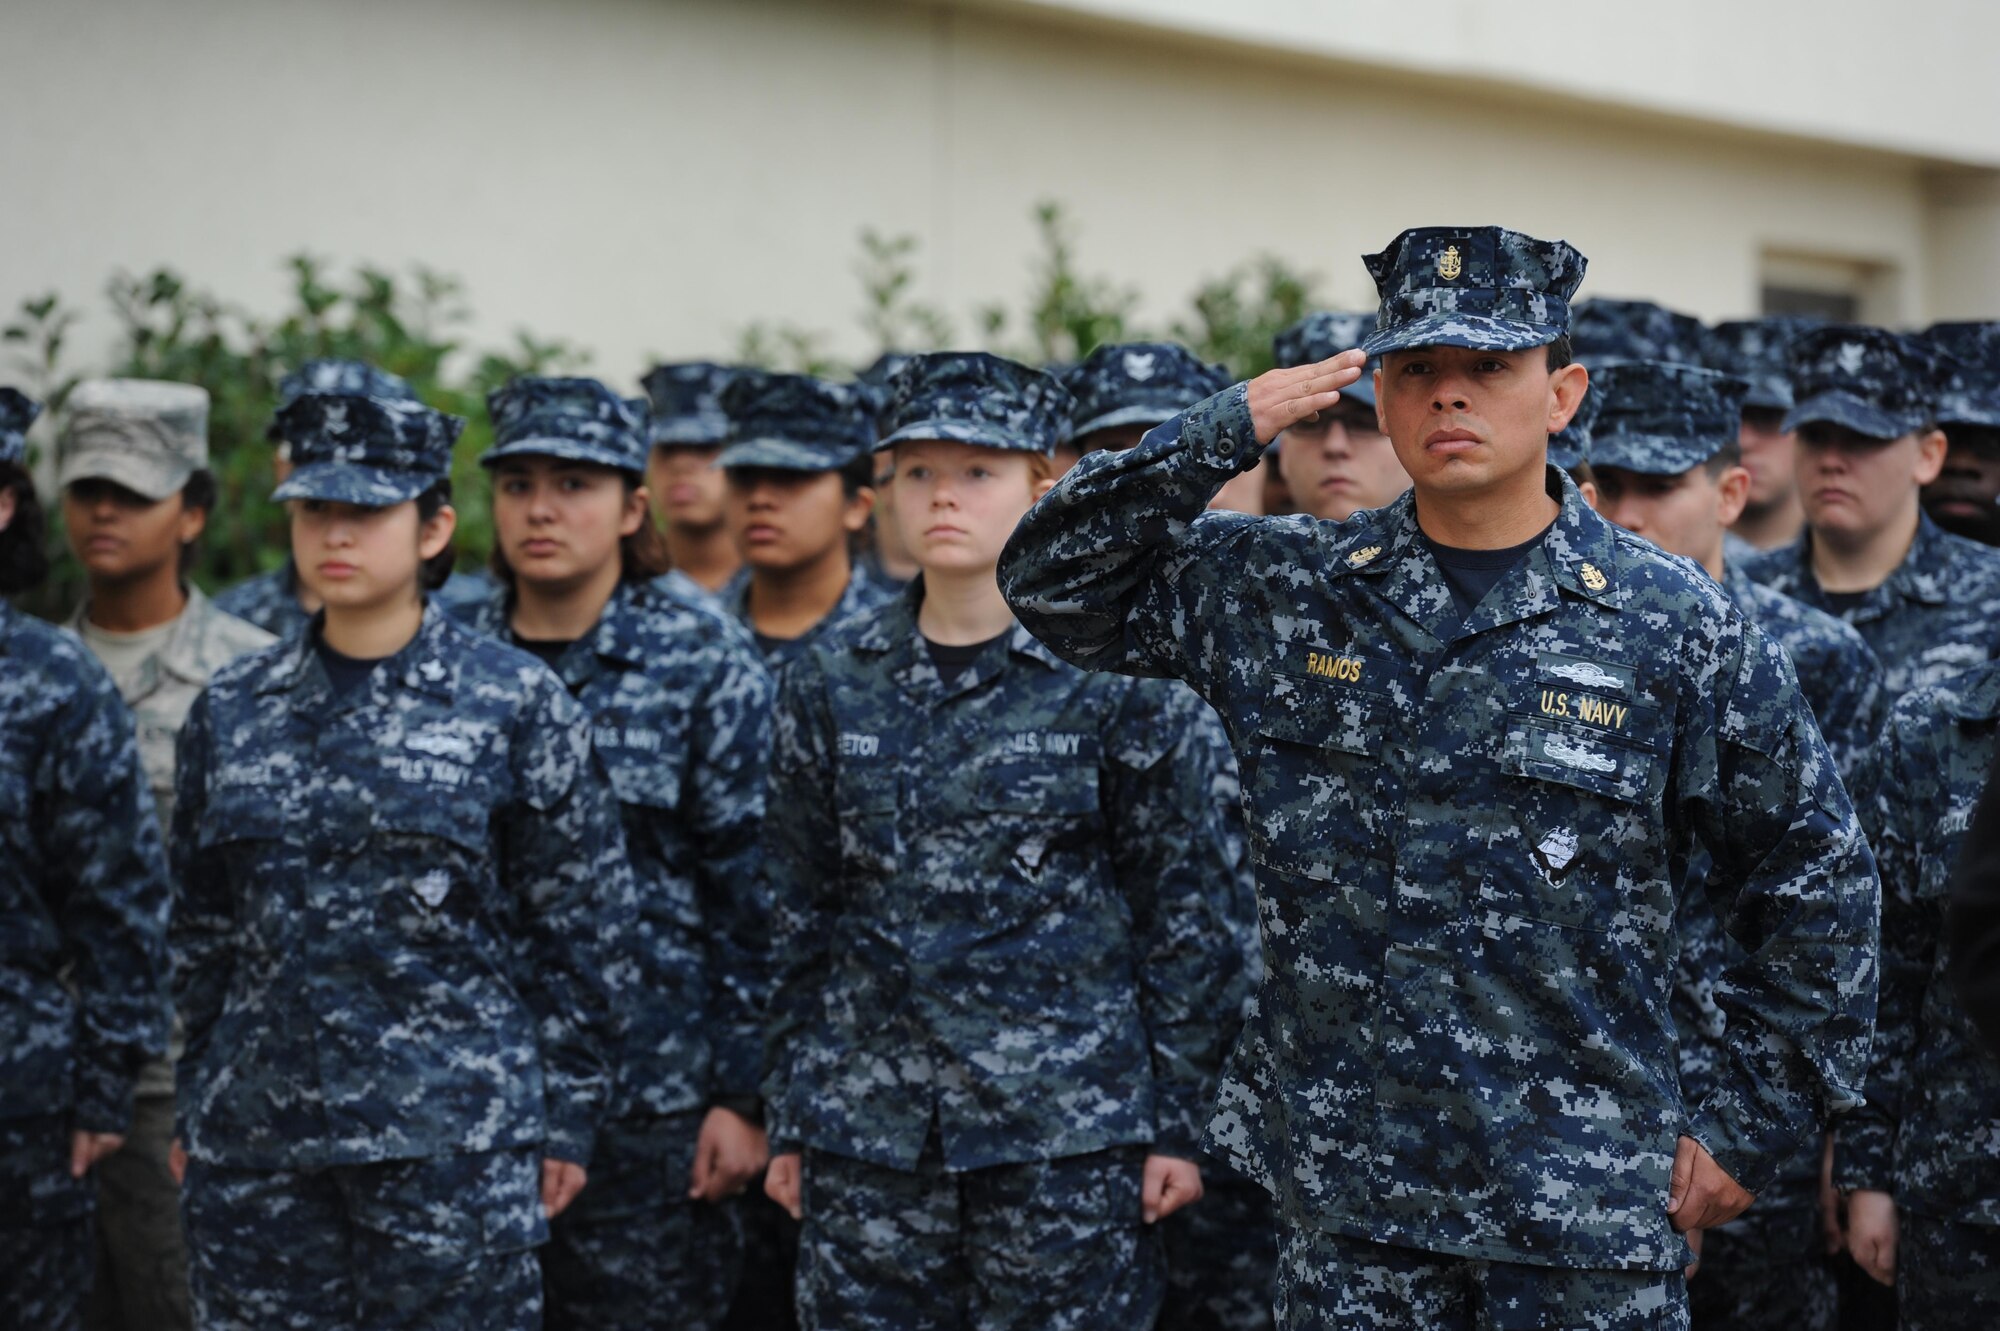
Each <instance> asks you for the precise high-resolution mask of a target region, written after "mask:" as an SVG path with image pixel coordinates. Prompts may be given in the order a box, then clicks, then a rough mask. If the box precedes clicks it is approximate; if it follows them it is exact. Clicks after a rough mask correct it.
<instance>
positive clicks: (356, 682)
mask: <svg viewBox="0 0 2000 1331" xmlns="http://www.w3.org/2000/svg"><path fill="white" fill-rule="evenodd" d="M313 650H314V651H315V652H317V653H318V654H319V663H320V666H321V667H322V668H323V669H324V670H325V671H326V682H327V683H328V684H329V685H331V686H332V688H333V696H334V697H336V698H345V697H346V696H347V695H348V694H350V693H352V692H354V690H356V689H358V688H360V687H361V686H362V685H363V684H365V683H367V682H368V677H369V676H370V675H372V674H374V673H375V667H376V666H379V665H381V664H382V663H383V662H384V661H386V660H388V659H389V658H388V657H386V656H378V657H376V658H374V659H373V660H364V659H362V658H361V657H358V656H346V655H343V654H342V653H340V652H336V651H335V650H333V648H331V647H329V646H327V645H326V639H325V638H322V637H318V636H315V637H314V638H313Z"/></svg>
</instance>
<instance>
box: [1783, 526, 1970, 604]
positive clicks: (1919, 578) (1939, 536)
mask: <svg viewBox="0 0 2000 1331" xmlns="http://www.w3.org/2000/svg"><path fill="white" fill-rule="evenodd" d="M1957 539H1959V538H1957V537H1954V536H1952V535H1951V534H1950V533H1948V532H1946V531H1945V529H1944V528H1942V527H1940V526H1938V525H1937V524H1936V523H1935V522H1932V521H1931V515H1930V514H1928V513H1926V512H1924V511H1923V509H1922V508H1919V509H1918V510H1917V535H1916V538H1915V539H1914V540H1912V541H1911V542H1910V552H1909V553H1908V554H1906V555H1904V556H1903V562H1902V563H1900V564H1898V565H1896V567H1895V570H1894V571H1893V572H1891V573H1890V574H1889V576H1888V577H1886V578H1884V579H1883V580H1882V582H1881V583H1880V584H1879V585H1877V586H1876V587H1874V588H1872V589H1870V591H1869V592H1868V593H1867V600H1866V601H1864V602H1863V603H1862V607H1861V609H1862V611H1863V612H1864V613H1863V614H1862V616H1861V617H1862V618H1863V619H1873V618H1875V617H1877V616H1878V615H1883V614H1887V613H1888V612H1889V610H1890V609H1891V606H1892V602H1893V601H1894V600H1897V599H1901V600H1906V601H1915V602H1917V603H1918V604H1920V605H1945V604H1947V603H1948V602H1949V601H1950V600H1951V594H1950V587H1951V575H1952V569H1951V565H1952V562H1953V559H1952V556H1953V553H1954V552H1953V549H1952V543H1953V542H1954V541H1955V540H1957ZM1791 549H1792V550H1793V551H1794V552H1795V553H1796V556H1797V560H1798V562H1797V565H1796V576H1797V578H1798V585H1799V586H1800V587H1809V588H1812V589H1813V590H1814V591H1815V592H1820V593H1821V594H1824V592H1823V591H1822V589H1821V588H1820V585H1819V577H1818V575H1817V574H1815V573H1814V572H1813V555H1812V552H1813V536H1812V529H1811V528H1810V527H1808V528H1807V529H1806V530H1805V532H1804V533H1803V534H1802V535H1800V537H1799V539H1798V540H1796V541H1794V542H1793V543H1792V545H1791Z"/></svg>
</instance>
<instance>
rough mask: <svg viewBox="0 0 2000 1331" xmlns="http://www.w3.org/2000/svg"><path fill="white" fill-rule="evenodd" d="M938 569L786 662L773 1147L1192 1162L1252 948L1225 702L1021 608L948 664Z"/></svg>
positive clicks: (963, 1161) (779, 772) (772, 864)
mask: <svg viewBox="0 0 2000 1331" xmlns="http://www.w3.org/2000/svg"><path fill="white" fill-rule="evenodd" d="M922 595H923V583H922V580H921V579H918V580H916V581H915V582H913V583H912V584H911V586H910V587H909V588H908V589H907V590H906V591H905V593H904V595H903V596H902V597H901V598H899V599H898V600H896V601H893V602H891V603H890V604H888V605H887V606H885V607H883V608H881V609H880V610H878V611H875V612H873V613H870V614H867V615H864V616H862V617H861V618H859V619H856V620H853V621H850V622H849V623H847V624H845V625H843V626H841V627H840V628H839V629H837V630H836V631H834V632H833V633H831V634H829V635H827V636H826V637H825V638H823V639H822V640H821V641H820V642H818V643H816V644H814V645H813V646H812V647H810V648H808V649H807V650H806V651H805V652H804V653H802V654H801V655H800V656H799V657H798V658H796V659H795V660H794V662H793V663H792V664H791V665H790V666H788V667H787V668H786V671H785V673H784V674H783V675H782V676H781V677H780V686H779V693H780V700H779V708H778V721H777V733H776V747H775V756H774V758H773V761H772V768H773V770H772V793H771V810H772V816H771V818H770V819H769V820H768V822H767V829H768V831H767V841H766V861H765V868H766V874H767V877H768V879H769V881H770V883H771V895H772V899H773V902H774V912H775V916H774V918H775V924H776V929H775V932H776V953H777V964H778V976H779V978H778V984H777V989H776V993H775V995H774V999H773V1015H772V1034H771V1059H772V1064H771V1067H772V1071H771V1075H770V1077H769V1079H768V1080H767V1083H766V1088H765V1098H766V1106H767V1112H768V1113H769V1114H770V1116H771V1119H770V1121H771V1136H772V1141H773V1143H774V1149H781V1150H782V1149H793V1148H796V1147H798V1146H800V1145H804V1146H810V1147H813V1148H815V1149H818V1150H822V1151H830V1152H834V1153H836V1154H839V1155H845V1156H850V1157H853V1158H856V1159H860V1160H866V1161H869V1162H871V1163H875V1164H880V1165H883V1166H886V1167H889V1168H894V1169H902V1170H913V1169H915V1168H916V1164H917V1159H918V1156H919V1155H920V1154H921V1152H922V1150H923V1147H924V1141H925V1137H926V1135H927V1134H928V1133H929V1132H930V1131H931V1130H932V1124H933V1122H935V1124H936V1131H937V1132H938V1133H939V1134H940V1138H941V1143H942V1147H943V1151H944V1159H945V1163H946V1166H947V1168H950V1169H954V1170H960V1169H976V1168H982V1167H985V1166H988V1165H997V1164H1012V1163H1021V1162H1025V1161H1030V1160H1041V1159H1054V1158H1058V1157H1062V1156H1069V1155H1080V1154H1083V1153H1085V1152H1089V1151H1096V1150H1101V1149H1104V1148H1106V1147H1110V1146H1119V1145H1131V1144H1136V1143H1153V1145H1154V1149H1155V1150H1156V1151H1159V1152H1161V1153H1164V1154H1170V1155H1178V1156H1182V1157H1187V1158H1192V1156H1193V1153H1194V1151H1195V1147H1196V1139H1197V1136H1198V1134H1199V1131H1200V1124H1201V1121H1202V1118H1203V1117H1204V1115H1205V1114H1206V1112H1207V1109H1208V1106H1209V1105H1210V1103H1211V1099H1212V1094H1213V1091H1214V1084H1215V1069H1216V1066H1217V1064H1219V1062H1220V1059H1221V1050H1220V1048H1219V1044H1220V1034H1219V1028H1220V1026H1221V1024H1222V1023H1223V1022H1224V1021H1225V1020H1227V1019H1228V1018H1229V1016H1230V1015H1231V1014H1230V1013H1228V1012H1226V1011H1224V1010H1223V1009H1224V1007H1225V1005H1226V1004H1227V1003H1228V1002H1229V1001H1230V1000H1231V999H1232V998H1233V995H1230V994H1229V992H1228V988H1229V986H1230V984H1231V983H1232V982H1233V979H1234V976H1235V974H1236V972H1237V970H1238V967H1239V965H1240V963H1239V961H1238V959H1237V955H1236V951H1235V944H1234V942H1233V941H1232V939H1231V937H1230V934H1229V931H1228V929H1227V927H1226V925H1225V924H1224V923H1223V921H1221V920H1220V919H1219V918H1218V915H1217V910H1216V904H1217V902H1218V900H1219V899H1221V898H1222V896H1223V894H1222V893H1221V892H1218V891H1217V888H1216V884H1218V883H1219V882H1222V881H1223V878H1222V876H1223V875H1226V874H1227V873H1228V872H1229V866H1228V864H1227V861H1226V858H1225V856H1226V851H1225V850H1224V847H1223V844H1222V837H1221V829H1220V827H1219V825H1218V820H1217V819H1216V817H1215V814H1214V803H1213V791H1212V782H1213V777H1212V774H1211V772H1210V767H1209V762H1208V758H1207V753H1206V750H1205V749H1204V748H1203V746H1202V744H1201V741H1200V740H1199V738H1198V737H1197V735H1196V733H1195V724H1196V720H1197V712H1196V710H1195V709H1196V708H1197V707H1198V706H1199V702H1198V701H1197V700H1196V699H1195V698H1193V697H1192V696H1191V695H1190V694H1189V693H1188V692H1187V691H1186V690H1184V689H1177V688H1170V687H1169V686H1166V685H1164V684H1160V683H1156V682H1134V681H1129V680H1119V679H1112V678H1108V677H1104V676H1092V675H1088V674H1085V673H1084V672H1082V671H1079V670H1077V669H1076V668H1074V667H1073V666H1070V665H1068V664H1066V663H1065V662H1063V661H1061V660H1058V659H1057V658H1056V656H1055V655H1054V654H1053V653H1052V652H1050V651H1049V650H1048V648H1046V647H1044V646H1042V645H1041V644H1040V643H1038V642H1036V641H1035V640H1034V639H1033V638H1032V637H1030V636H1029V635H1028V634H1027V632H1026V631H1025V630H1022V629H1020V628H1019V627H1018V626H1017V627H1015V628H1014V629H1013V630H1012V631H1010V632H1009V633H1008V634H1007V635H1006V637H1005V638H1004V639H1003V640H1000V641H997V642H995V643H992V644H989V645H988V647H987V649H986V650H985V651H984V652H983V653H981V655H980V656H979V657H978V659H977V660H975V661H974V662H973V663H972V664H971V665H970V666H968V667H967V668H966V670H965V672H964V673H963V674H962V675H960V676H959V677H958V679H957V680H956V681H955V682H953V683H952V684H950V685H946V684H945V683H944V682H943V681H942V679H941V678H940V676H939V674H938V671H937V668H936V667H935V666H934V665H933V664H932V662H931V659H930V656H929V653H928V651H927V649H926V648H925V646H924V644H923V641H922V638H921V637H920V635H919V634H918V632H917V627H916V608H917V606H918V605H919V604H920V603H921V599H922Z"/></svg>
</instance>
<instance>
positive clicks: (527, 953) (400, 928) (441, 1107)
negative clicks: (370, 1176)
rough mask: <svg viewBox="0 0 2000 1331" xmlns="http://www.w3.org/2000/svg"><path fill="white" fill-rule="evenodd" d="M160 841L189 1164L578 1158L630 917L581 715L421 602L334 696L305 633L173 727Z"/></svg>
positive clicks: (291, 1165)
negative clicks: (373, 662) (168, 859)
mask: <svg viewBox="0 0 2000 1331" xmlns="http://www.w3.org/2000/svg"><path fill="white" fill-rule="evenodd" d="M179 759H180V761H179V771H178V773H177V777H176V779H177V783H178V791H179V803H178V807H177V808H176V809H175V811H174V827H173V837H172V843H171V845H172V852H173V867H174V875H175V879H176V882H175V889H176V895H175V901H174V915H173V928H172V935H171V936H172V944H173V954H174V992H175V999H176V1002H177V1006H178V1009H179V1013H180V1016H181V1017H182V1019H183V1021H184V1022H185V1024H186V1028H187V1053H186V1056H185V1058H184V1059H183V1060H182V1063H181V1065H180V1069H179V1072H180V1077H179V1081H180V1086H179V1096H180V1115H181V1130H182V1135H183V1137H184V1138H185V1140H186V1144H187V1148H188V1151H189V1152H190V1153H191V1154H193V1155H195V1156H197V1157H200V1158H202V1159H205V1160H210V1161H213V1162H217V1163H222V1164H228V1165H233V1166H237V1167H241V1168H251V1169H311V1168H323V1167H326V1166H331V1165H343V1164H357V1163H366V1162H372V1161H380V1160H394V1159H411V1158H422V1157H429V1156H437V1155H446V1154H452V1153H457V1152H481V1151H492V1150H502V1149H509V1148H514V1147H520V1146H527V1145H530V1144H540V1145H541V1146H542V1148H543V1150H544V1151H545V1153H546V1154H548V1155H552V1156H556V1157H559V1158H561V1159H565V1160H572V1161H576V1162H578V1163H584V1162H587V1161H588V1158H589V1150H590V1143H591V1138H592V1135H593V1133H594V1131H595V1127H596V1124H597V1122H598V1121H599V1119H600V1117H601V1116H602V1114H603V1112H604V1109H605V1106H606V1102H607V1099H608V1096H609V1091H610V1081H611V1076H610V1070H609V1066H608V1048H607V1046H608V1035H609V1027H610V1023H611V1011H610V994H609V992H608V988H607V986H608V984H609V981H608V980H607V977H606V973H605V970H606V968H605V964H604V962H605V955H606V948H607V946H608V940H607V938H606V935H607V934H608V933H610V932H611V931H612V930H613V929H614V928H615V927H616V923H617V919H616V905H617V903H619V902H624V901H629V899H630V885H629V879H628V877H627V875H628V874H629V872H630V870H629V869H628V868H627V866H626V860H625V849H624V839H623V837H622V836H621V835H620V830H619V824H618V816H617V806H616V804H615V803H614V802H613V801H612V799H611V795H610V791H609V789H608V787H607V785H606V783H605V780H604V778H603V776H602V774H601V773H600V772H599V770H598V769H597V767H596V765H595V764H594V763H593V762H592V760H591V754H590V724H589V718H588V717H586V716H585V715H584V713H583V710H582V708H581V707H579V706H578V705H577V703H576V701H575V700H574V699H572V698H571V697H570V696H569V695H568V693H567V692H565V691H564V689H563V687H562V683H561V681H559V680H558V679H557V678H556V677H555V676H554V675H553V674H551V673H550V672H549V671H548V670H547V669H546V668H544V667H543V666H542V664H541V663H540V662H539V661H536V660H535V659H534V658H532V657H530V656H528V655H527V654H525V653H523V652H518V651H516V650H514V649H513V648H511V647H506V646H503V645H501V644H499V643H496V642H493V641H492V640H490V639H487V638H485V637H482V636H480V635H478V634H475V633H473V632H472V631H470V630H468V629H466V628H464V627H462V626H460V625H457V624H454V623H452V622H451V621H450V620H449V619H447V618H446V617H445V615H444V613H443V611H442V610H440V609H439V608H438V607H437V606H436V605H435V604H433V605H431V606H429V607H427V608H426V610H425V611H424V619H423V624H422V627H421V628H420V629H419V630H418V633H417V636H416V637H415V638H413V639H412V640H411V641H410V643H409V644H408V645H407V646H406V647H404V649H403V650H402V651H400V652H398V653H397V654H396V655H395V656H393V657H391V658H389V659H388V660H387V661H385V662H383V663H382V664H381V665H379V666H377V667H376V669H375V670H374V671H373V672H372V674H371V675H370V677H369V678H368V679H367V680H366V681H364V682H363V683H361V684H360V685H358V686H357V687H356V688H355V689H354V690H353V691H352V692H350V693H348V694H346V695H345V696H342V697H335V696H334V694H333V691H332V688H331V686H330V685H329V683H328V681H327V677H326V672H325V669H324V667H323V666H322V665H321V663H320V660H319V656H318V653H317V652H316V651H315V650H314V648H313V644H312V635H311V634H310V633H303V632H302V633H296V634H294V635H292V636H290V637H288V638H285V639H284V640H282V641H281V642H279V643H278V644H277V645H276V646H273V647H270V648H267V649H266V650H264V651H261V652H258V653H255V654H253V655H250V656H246V657H242V658H240V659H238V660H237V661H235V662H233V663H232V664H230V665H228V666H225V667H224V668H223V669H222V670H220V671H218V672H217V673H216V675H215V676H214V678H213V679H212V680H211V682H210V684H209V687H208V689H207V691H206V692H204V693H203V694H202V695H201V697H200V698H199V699H197V700H196V702H195V705H194V708H193V709H192V710H191V711H190V712H189V713H188V719H187V725H186V727H185V728H184V729H183V730H182V732H181V741H180V750H179Z"/></svg>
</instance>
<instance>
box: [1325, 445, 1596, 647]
mask: <svg viewBox="0 0 2000 1331" xmlns="http://www.w3.org/2000/svg"><path fill="white" fill-rule="evenodd" d="M1545 474H1546V477H1547V487H1548V496H1549V498H1551V499H1553V500H1555V501H1556V502H1557V503H1558V504H1560V505H1561V506H1562V507H1561V510H1560V511H1559V512H1558V513H1557V514H1556V518H1555V521H1554V522H1552V523H1551V524H1550V525H1549V527H1548V529H1547V530H1546V531H1545V532H1544V533H1543V534H1542V539H1541V541H1540V543H1539V544H1538V545H1537V546H1536V548H1535V550H1534V551H1532V552H1530V555H1529V559H1530V562H1531V563H1532V562H1534V561H1535V560H1536V559H1538V558H1545V559H1546V561H1547V562H1546V566H1545V567H1544V568H1543V569H1542V570H1541V571H1542V572H1543V573H1544V575H1545V579H1544V580H1547V581H1552V582H1553V583H1554V585H1555V586H1558V587H1562V588H1566V589H1567V590H1569V591H1570V592H1572V593H1574V594H1575V595H1577V596H1580V597H1582V598H1583V599H1584V600H1587V601H1594V602H1596V603H1597V604H1599V605H1602V606H1606V607H1608V608H1610V609H1613V610H1622V609H1624V608H1625V602H1626V598H1627V596H1628V595H1629V592H1628V591H1627V589H1626V587H1625V583H1624V579H1623V578H1621V577H1620V576H1618V574H1619V572H1620V571H1621V570H1622V566H1623V560H1622V558H1621V557H1620V554H1619V549H1618V536H1617V533H1616V531H1615V530H1614V529H1613V528H1612V526H1611V524H1610V523H1608V522H1606V521H1605V520H1604V519H1603V518H1601V517H1599V516H1598V514H1597V510H1595V509H1593V508H1592V507H1591V506H1590V505H1589V504H1587V503H1585V502H1584V499H1583V493H1582V492H1581V491H1580V490H1578V489H1577V488H1576V482H1575V481H1573V480H1571V479H1570V477H1569V473H1567V472H1565V471H1563V470H1562V468H1560V467H1556V466H1550V467H1548V468H1547V471H1546V473H1545ZM1338 553H1339V558H1338V560H1337V561H1336V563H1337V567H1336V572H1337V573H1341V574H1357V575H1359V576H1362V577H1379V576H1381V575H1384V574H1387V573H1389V572H1391V571H1392V570H1399V569H1403V568H1405V567H1406V566H1407V564H1408V562H1409V561H1410V560H1411V559H1413V558H1416V557H1418V556H1419V555H1421V556H1422V557H1423V559H1424V561H1425V563H1426V564H1427V565H1428V563H1429V562H1430V561H1429V553H1428V551H1427V549H1426V547H1425V544H1424V535H1423V529H1422V528H1421V527H1419V526H1418V525H1417V500H1416V491H1414V490H1405V491H1404V492H1403V493H1402V494H1401V495H1400V496H1398V497H1397V498H1396V499H1395V501H1394V502H1392V503H1390V504H1389V505H1387V506H1386V507H1384V508H1380V509H1377V510H1376V511H1375V514H1374V516H1373V519H1372V520H1371V521H1369V522H1368V523H1366V524H1365V525H1364V526H1362V527H1361V528H1360V530H1359V531H1358V532H1357V533H1356V534H1355V535H1353V536H1351V537H1348V538H1347V539H1346V540H1345V541H1343V542H1342V544H1341V546H1340V548H1339V551H1338ZM1428 575H1429V571H1428V569H1427V570H1426V577H1428ZM1385 590H1386V589H1385ZM1552 595H1553V594H1552V593H1551V594H1550V596H1548V597H1544V596H1539V595H1538V596H1534V597H1532V598H1531V603H1523V604H1517V605H1516V606H1514V607H1513V608H1512V613H1513V614H1514V617H1516V618H1521V617H1525V616H1526V615H1530V614H1535V613H1539V612H1540V611H1541V610H1545V609H1553V608H1554V601H1553V599H1552ZM1391 599H1395V598H1393V597H1392V598H1391ZM1475 618H1476V619H1477V622H1480V623H1483V622H1484V616H1477V615H1476V617H1475ZM1475 618H1468V619H1467V620H1466V624H1467V625H1472V624H1473V623H1475ZM1502 622H1504V621H1502ZM1486 626H1487V627H1492V626H1491V625H1486Z"/></svg>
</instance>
